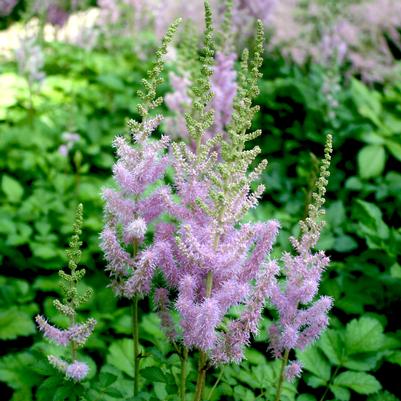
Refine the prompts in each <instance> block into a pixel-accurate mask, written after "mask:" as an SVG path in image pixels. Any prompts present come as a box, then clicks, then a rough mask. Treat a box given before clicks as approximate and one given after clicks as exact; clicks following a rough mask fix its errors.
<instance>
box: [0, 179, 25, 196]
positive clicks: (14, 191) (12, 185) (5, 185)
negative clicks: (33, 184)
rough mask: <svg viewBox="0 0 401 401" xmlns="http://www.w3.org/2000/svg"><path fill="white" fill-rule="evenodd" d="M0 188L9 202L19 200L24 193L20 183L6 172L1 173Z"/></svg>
mask: <svg viewBox="0 0 401 401" xmlns="http://www.w3.org/2000/svg"><path fill="white" fill-rule="evenodd" d="M1 188H2V190H3V192H4V193H5V194H6V196H7V198H8V200H9V201H10V202H19V201H20V200H21V198H22V195H23V194H24V188H23V187H22V186H21V184H20V183H19V182H18V181H17V180H15V179H14V178H12V177H10V176H9V175H6V174H4V175H3V178H2V180H1Z"/></svg>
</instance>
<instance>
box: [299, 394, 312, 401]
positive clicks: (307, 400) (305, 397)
mask: <svg viewBox="0 0 401 401" xmlns="http://www.w3.org/2000/svg"><path fill="white" fill-rule="evenodd" d="M297 401H316V398H315V396H313V395H312V394H301V395H300V396H298V397H297Z"/></svg>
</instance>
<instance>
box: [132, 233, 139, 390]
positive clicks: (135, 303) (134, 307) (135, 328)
mask: <svg viewBox="0 0 401 401" xmlns="http://www.w3.org/2000/svg"><path fill="white" fill-rule="evenodd" d="M132 245H133V251H132V256H133V258H134V259H135V257H136V255H137V253H138V243H137V241H136V240H135V241H134V242H133V244H132ZM138 301H139V298H138V295H135V296H134V299H133V303H132V339H133V341H134V397H135V396H136V395H137V394H138V389H139V364H140V361H141V360H140V357H141V355H140V352H139V327H138V325H139V319H138Z"/></svg>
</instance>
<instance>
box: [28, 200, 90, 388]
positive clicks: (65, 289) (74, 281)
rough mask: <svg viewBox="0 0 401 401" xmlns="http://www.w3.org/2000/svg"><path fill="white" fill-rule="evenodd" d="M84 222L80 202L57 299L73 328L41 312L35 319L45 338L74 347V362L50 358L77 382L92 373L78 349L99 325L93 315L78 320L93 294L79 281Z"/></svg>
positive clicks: (71, 354) (61, 370)
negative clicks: (80, 287)
mask: <svg viewBox="0 0 401 401" xmlns="http://www.w3.org/2000/svg"><path fill="white" fill-rule="evenodd" d="M82 224H83V206H82V204H79V205H78V207H77V211H76V216H75V222H74V225H73V235H72V237H71V241H70V243H69V248H68V249H67V251H66V253H67V258H68V272H66V271H64V270H60V271H59V276H60V279H61V281H60V287H61V290H62V293H63V298H62V299H61V300H59V299H55V300H54V301H53V304H54V306H55V308H56V309H57V310H58V311H59V312H60V313H61V314H63V315H65V316H67V317H68V319H69V327H68V328H67V329H59V328H57V327H55V326H53V325H51V324H50V323H48V321H47V320H46V318H45V317H43V316H41V315H37V316H36V318H35V320H36V324H37V326H38V328H39V330H40V331H41V332H42V333H43V335H44V337H46V338H47V339H49V340H51V341H53V342H54V343H56V344H58V345H60V346H63V347H67V346H68V347H70V357H69V360H70V362H67V361H66V360H65V359H62V358H60V357H57V356H54V355H49V356H48V360H49V363H50V364H51V365H52V366H53V367H55V368H56V369H57V370H58V371H60V372H61V373H63V374H64V375H65V377H66V379H69V380H73V381H76V382H79V381H82V380H84V379H85V378H86V376H87V375H88V373H89V367H88V365H87V364H86V363H85V362H82V361H79V360H78V359H77V350H78V348H80V347H83V346H84V345H85V343H86V341H87V339H88V338H89V337H90V335H91V334H92V332H93V330H94V328H95V326H96V320H95V319H93V318H89V319H87V320H86V321H85V322H83V323H77V309H78V308H79V307H80V306H81V305H82V304H84V303H86V302H88V301H89V299H90V298H91V296H92V294H93V291H92V289H91V288H87V289H86V290H85V291H84V293H82V294H81V293H80V292H79V291H78V284H79V282H80V281H81V280H82V279H83V277H84V275H85V269H83V268H82V269H79V268H78V264H79V262H80V260H81V246H82V241H81V240H80V237H81V234H82Z"/></svg>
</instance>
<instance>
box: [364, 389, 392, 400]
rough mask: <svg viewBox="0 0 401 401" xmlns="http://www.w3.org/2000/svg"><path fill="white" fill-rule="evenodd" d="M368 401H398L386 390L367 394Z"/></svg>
mask: <svg viewBox="0 0 401 401" xmlns="http://www.w3.org/2000/svg"><path fill="white" fill-rule="evenodd" d="M368 401H400V400H399V399H398V398H397V397H396V396H395V395H393V394H391V393H389V392H388V391H380V392H378V393H376V394H374V395H371V396H369V398H368Z"/></svg>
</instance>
